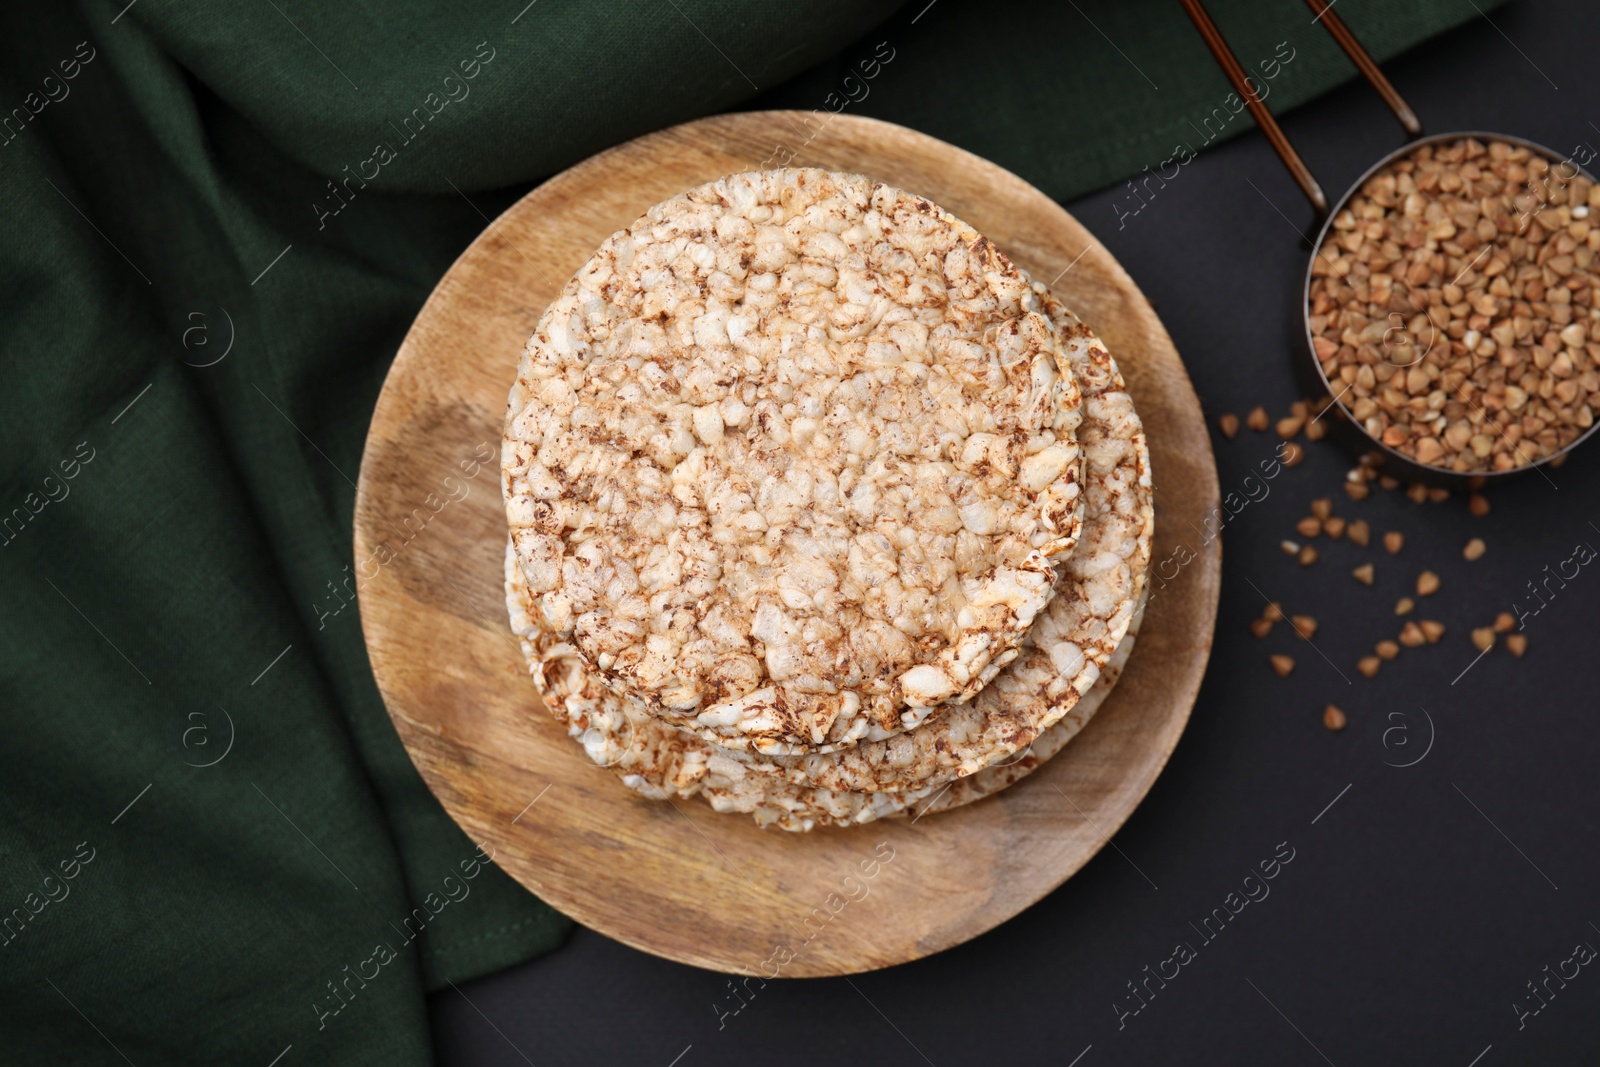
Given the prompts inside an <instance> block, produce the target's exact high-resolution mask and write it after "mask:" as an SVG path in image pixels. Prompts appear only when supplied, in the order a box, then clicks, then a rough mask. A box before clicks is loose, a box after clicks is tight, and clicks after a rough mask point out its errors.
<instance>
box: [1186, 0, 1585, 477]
mask: <svg viewBox="0 0 1600 1067" xmlns="http://www.w3.org/2000/svg"><path fill="white" fill-rule="evenodd" d="M1181 2H1182V3H1183V6H1184V9H1185V10H1186V11H1187V12H1188V13H1189V17H1190V19H1192V20H1193V21H1194V24H1195V26H1196V28H1197V29H1199V31H1200V36H1201V37H1202V38H1204V40H1205V42H1206V44H1207V46H1208V47H1210V49H1211V52H1212V54H1213V55H1214V56H1216V58H1217V62H1218V63H1219V64H1221V66H1222V71H1223V73H1224V74H1226V75H1227V77H1228V81H1229V82H1231V83H1232V85H1233V88H1234V91H1235V92H1236V93H1237V94H1238V95H1239V97H1240V98H1241V99H1242V100H1243V101H1244V103H1245V105H1246V106H1247V107H1248V108H1249V109H1250V114H1251V116H1252V117H1253V118H1254V119H1255V120H1256V124H1257V125H1258V126H1260V127H1261V132H1262V133H1264V134H1266V137H1267V141H1268V142H1269V143H1270V144H1271V145H1272V148H1273V151H1275V152H1277V154H1278V158H1279V159H1281V160H1282V161H1283V164H1284V166H1285V167H1287V168H1288V169H1289V173H1290V174H1291V175H1292V176H1293V177H1294V180H1295V181H1296V183H1298V184H1299V186H1300V189H1301V191H1302V192H1304V193H1305V195H1306V199H1307V200H1309V201H1310V202H1311V206H1312V208H1313V209H1314V210H1315V211H1316V213H1317V219H1318V222H1319V224H1320V229H1319V230H1318V232H1317V235H1316V238H1315V240H1314V241H1312V242H1311V245H1312V252H1311V259H1310V261H1309V262H1308V263H1307V265H1306V276H1305V286H1304V289H1303V292H1302V314H1303V317H1304V319H1305V337H1306V351H1307V353H1308V355H1309V356H1310V360H1311V366H1312V369H1313V372H1314V374H1315V380H1316V381H1318V382H1320V383H1321V387H1322V388H1323V389H1324V390H1326V391H1327V393H1328V395H1329V397H1331V398H1332V402H1333V404H1335V405H1337V406H1338V407H1339V408H1340V409H1341V411H1342V413H1343V414H1344V416H1345V418H1343V419H1341V420H1338V424H1339V425H1342V426H1345V427H1348V428H1349V429H1350V430H1351V431H1353V432H1354V434H1356V435H1358V436H1357V438H1356V440H1357V441H1358V442H1359V443H1360V444H1361V445H1362V446H1363V447H1365V448H1366V449H1368V450H1372V451H1377V452H1378V453H1379V454H1380V455H1382V456H1384V457H1385V464H1384V465H1385V467H1386V468H1388V469H1389V470H1390V471H1392V472H1395V473H1401V474H1403V475H1405V476H1406V477H1409V478H1412V479H1414V480H1421V481H1430V482H1436V483H1439V482H1442V483H1446V484H1458V483H1463V482H1466V481H1468V480H1472V479H1476V478H1480V477H1481V478H1484V479H1492V478H1496V477H1499V476H1501V475H1506V474H1516V473H1519V472H1521V471H1526V470H1532V469H1534V468H1537V467H1540V466H1542V465H1544V464H1547V463H1552V462H1558V461H1559V460H1560V459H1561V458H1562V457H1564V456H1566V454H1567V453H1568V452H1570V451H1572V450H1573V449H1574V448H1576V447H1577V446H1578V445H1579V444H1581V443H1582V442H1583V441H1585V440H1587V439H1588V438H1589V437H1590V436H1591V435H1592V434H1593V433H1594V431H1595V430H1596V429H1600V420H1597V421H1596V422H1595V424H1594V425H1592V426H1590V427H1589V428H1588V429H1586V430H1585V431H1584V432H1583V433H1581V434H1579V435H1578V436H1577V437H1576V438H1574V439H1573V440H1572V441H1569V442H1568V443H1567V444H1566V445H1565V446H1563V447H1562V448H1560V449H1559V450H1557V451H1555V452H1552V453H1550V454H1549V455H1544V456H1538V457H1534V456H1532V455H1530V454H1528V450H1526V449H1523V450H1522V451H1521V452H1517V453H1516V454H1517V457H1518V459H1519V460H1520V461H1521V462H1520V465H1518V466H1514V467H1511V468H1509V469H1505V470H1476V471H1469V472H1458V471H1454V470H1451V469H1449V468H1447V467H1444V466H1437V465H1433V464H1428V463H1422V462H1420V461H1419V460H1417V459H1416V458H1415V457H1413V456H1409V455H1406V454H1405V453H1403V452H1401V451H1399V450H1398V449H1397V448H1392V447H1390V446H1389V445H1386V444H1384V443H1383V441H1382V440H1380V439H1379V438H1378V437H1375V436H1373V435H1372V434H1369V433H1368V432H1367V431H1366V429H1365V427H1363V426H1362V424H1361V423H1360V422H1359V421H1357V420H1356V418H1355V416H1354V413H1353V412H1352V410H1351V408H1350V407H1349V405H1348V404H1346V402H1345V398H1346V395H1347V394H1348V393H1349V389H1350V387H1349V386H1345V385H1343V384H1342V383H1341V384H1336V383H1334V382H1330V381H1329V380H1328V376H1327V374H1326V373H1325V372H1324V370H1323V367H1322V360H1321V359H1320V358H1319V357H1318V356H1317V351H1316V346H1315V344H1314V340H1315V338H1314V335H1313V333H1312V329H1311V315H1312V310H1311V309H1312V301H1311V285H1312V278H1313V268H1314V267H1315V266H1316V264H1317V260H1318V257H1320V256H1323V253H1324V244H1325V243H1326V242H1327V240H1328V238H1329V234H1330V231H1331V229H1332V227H1333V223H1334V220H1335V219H1337V218H1338V216H1339V213H1340V212H1341V211H1343V210H1344V208H1345V206H1346V205H1347V204H1348V203H1349V202H1350V200H1351V198H1352V197H1354V196H1355V195H1356V194H1357V193H1358V192H1360V191H1361V189H1362V187H1363V186H1364V185H1366V183H1367V181H1368V179H1370V178H1372V177H1373V176H1375V175H1377V174H1378V173H1379V172H1381V171H1383V170H1384V169H1386V168H1387V167H1389V166H1390V164H1392V163H1394V162H1395V161H1396V160H1398V159H1401V158H1402V157H1404V156H1408V155H1410V154H1411V153H1413V152H1415V151H1416V150H1417V149H1418V148H1420V147H1422V146H1424V145H1430V144H1443V143H1447V142H1455V141H1461V140H1464V139H1466V138H1476V139H1477V140H1479V141H1483V142H1488V141H1491V140H1492V141H1502V142H1505V143H1507V144H1512V145H1519V146H1522V147H1524V148H1527V149H1528V150H1529V151H1530V152H1532V153H1534V154H1536V155H1538V156H1541V157H1543V158H1544V160H1545V161H1546V162H1547V163H1549V164H1550V165H1551V166H1552V167H1556V166H1565V167H1570V168H1571V173H1570V174H1568V175H1567V176H1566V178H1565V179H1564V180H1566V181H1571V180H1573V179H1575V178H1577V177H1579V176H1582V177H1584V178H1587V179H1588V180H1589V181H1591V182H1593V181H1594V177H1593V175H1591V174H1589V173H1588V172H1587V171H1585V170H1584V169H1583V168H1582V167H1580V166H1578V165H1577V164H1576V163H1574V162H1572V161H1571V160H1570V159H1564V158H1563V157H1562V156H1561V154H1560V153H1558V152H1555V151H1553V150H1551V149H1549V148H1547V147H1545V146H1544V145H1541V144H1538V143H1536V142H1533V141H1529V140H1527V139H1526V138H1522V137H1511V136H1507V135H1506V134H1500V133H1485V132H1480V131H1461V132H1455V133H1441V134H1435V135H1433V136H1430V137H1423V136H1422V123H1421V122H1420V121H1419V120H1418V119H1417V115H1416V112H1414V111H1412V110H1411V107H1410V105H1408V104H1407V103H1406V102H1405V100H1404V99H1403V98H1402V97H1401V96H1400V93H1399V92H1398V91H1397V90H1396V89H1395V87H1394V86H1393V85H1392V84H1390V82H1389V79H1387V78H1386V77H1384V75H1383V72H1382V71H1381V70H1379V69H1378V65H1377V63H1375V62H1373V59H1372V57H1371V56H1370V55H1368V54H1367V51H1366V49H1364V48H1362V47H1361V43H1360V42H1359V41H1357V40H1356V38H1355V35H1354V34H1353V33H1351V32H1350V29H1349V28H1348V27H1347V26H1345V24H1344V22H1343V21H1342V20H1341V19H1340V18H1339V16H1338V15H1337V14H1335V13H1334V11H1333V5H1332V4H1331V3H1328V2H1327V0H1306V4H1307V6H1309V7H1310V8H1311V10H1312V12H1313V14H1314V15H1315V17H1314V18H1313V20H1312V21H1314V22H1320V23H1321V24H1322V25H1323V26H1324V27H1326V28H1327V30H1328V32H1329V33H1331V34H1332V35H1333V38H1334V40H1335V41H1337V42H1338V43H1339V47H1340V48H1342V49H1343V50H1344V53H1345V55H1347V56H1349V57H1350V60H1351V62H1353V63H1354V64H1355V65H1356V68H1357V69H1358V70H1360V71H1361V74H1362V76H1363V77H1365V78H1366V79H1367V81H1368V82H1369V83H1370V84H1371V85H1372V87H1373V88H1374V89H1375V90H1377V92H1378V95H1379V96H1381V97H1382V98H1383V102H1384V103H1385V104H1387V105H1388V106H1389V110H1391V111H1392V112H1394V115H1395V118H1397V119H1398V120H1399V121H1400V125H1401V126H1403V127H1404V128H1405V131H1406V134H1407V136H1408V140H1407V142H1406V143H1405V144H1403V145H1401V146H1400V147H1399V148H1397V149H1395V150H1394V151H1393V152H1390V153H1389V154H1388V155H1386V156H1384V157H1383V158H1382V159H1380V160H1378V161H1377V162H1376V163H1374V164H1373V165H1372V166H1371V167H1370V168H1368V169H1367V171H1366V173H1364V174H1362V175H1361V177H1359V178H1357V179H1356V181H1355V184H1353V185H1352V186H1351V187H1350V188H1349V189H1348V190H1347V191H1346V192H1345V194H1344V195H1343V196H1342V197H1340V198H1339V201H1338V202H1337V203H1336V204H1334V205H1333V207H1332V208H1330V207H1329V206H1328V198H1327V195H1326V194H1324V193H1323V191H1322V186H1320V185H1318V184H1317V180H1316V178H1314V177H1313V176H1312V174H1311V170H1310V168H1309V167H1307V166H1306V164H1305V161H1304V160H1302V159H1301V158H1300V155H1299V153H1297V152H1296V151H1295V150H1294V147H1293V146H1292V145H1291V144H1290V143H1289V139H1288V138H1287V137H1286V136H1284V133H1283V130H1282V128H1280V127H1279V125H1278V123H1277V120H1276V119H1274V118H1273V117H1272V113H1271V112H1270V111H1268V110H1267V106H1266V104H1264V103H1263V102H1262V100H1261V98H1260V95H1259V94H1258V93H1257V91H1256V90H1255V89H1253V88H1252V87H1251V86H1250V82H1249V78H1248V77H1247V75H1246V74H1245V71H1244V68H1242V67H1241V66H1240V65H1239V61H1238V60H1237V59H1235V58H1234V55H1233V52H1232V50H1231V49H1229V47H1228V44H1227V42H1226V41H1225V40H1224V39H1223V37H1222V34H1221V32H1220V31H1219V30H1218V29H1217V26H1216V24H1215V23H1214V22H1212V21H1211V16H1210V15H1209V14H1207V12H1206V9H1205V7H1204V5H1203V3H1202V2H1201V0H1181ZM1544 206H1545V205H1544V204H1542V203H1541V205H1540V210H1542V209H1543V207H1544ZM1597 221H1600V220H1597ZM1329 258H1330V259H1331V258H1332V257H1329ZM1470 269H1471V267H1470V266H1469V268H1468V270H1470ZM1466 274H1467V271H1463V272H1462V276H1465V275H1466ZM1458 281H1459V279H1458ZM1430 326H1431V319H1430ZM1440 339H1442V340H1444V341H1445V342H1446V343H1448V341H1449V339H1448V338H1439V337H1438V336H1437V334H1436V335H1435V336H1434V337H1430V338H1428V339H1426V342H1425V343H1421V342H1420V340H1419V339H1417V338H1412V337H1410V336H1409V333H1408V332H1407V331H1405V330H1404V329H1398V328H1397V329H1396V330H1391V331H1389V332H1388V333H1387V334H1386V335H1385V337H1384V345H1383V347H1384V356H1383V361H1384V363H1385V364H1386V365H1388V366H1389V367H1394V368H1405V367H1409V366H1412V365H1413V364H1416V363H1419V362H1421V361H1422V360H1423V359H1424V358H1426V356H1427V354H1428V352H1429V351H1430V350H1431V348H1432V345H1433V343H1434V342H1435V341H1436V340H1440ZM1463 399H1465V398H1463ZM1468 402H1469V403H1471V401H1468ZM1512 448H1513V451H1514V452H1515V451H1516V449H1517V448H1518V445H1517V444H1512ZM1447 455H1448V454H1447ZM1396 468H1398V470H1396Z"/></svg>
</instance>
